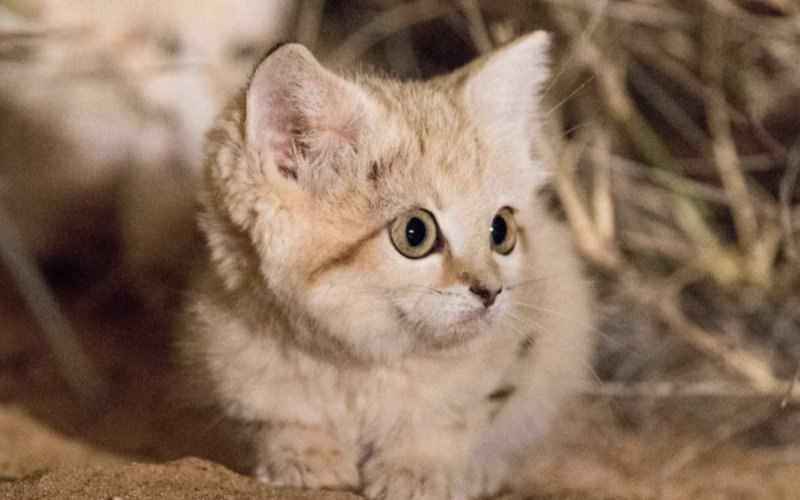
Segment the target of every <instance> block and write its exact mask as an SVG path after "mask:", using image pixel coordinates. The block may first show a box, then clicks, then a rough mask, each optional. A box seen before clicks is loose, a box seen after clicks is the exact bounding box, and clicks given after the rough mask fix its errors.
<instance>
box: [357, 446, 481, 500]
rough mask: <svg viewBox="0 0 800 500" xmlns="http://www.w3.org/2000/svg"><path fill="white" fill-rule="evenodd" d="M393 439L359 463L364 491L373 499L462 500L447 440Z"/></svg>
mask: <svg viewBox="0 0 800 500" xmlns="http://www.w3.org/2000/svg"><path fill="white" fill-rule="evenodd" d="M438 445H439V446H437V443H434V442H431V441H428V442H425V441H420V442H405V443H394V445H391V446H387V447H385V448H384V449H382V450H377V451H375V453H374V454H373V456H372V457H370V458H369V460H367V461H366V462H365V463H364V465H363V467H362V475H363V481H364V485H363V493H364V495H365V496H366V497H367V498H369V499H372V500H465V499H466V498H467V496H466V495H465V494H464V492H462V491H461V487H460V484H457V483H456V482H454V479H455V478H456V477H458V476H457V475H456V474H454V465H455V461H454V457H453V453H452V452H453V451H454V450H453V449H452V445H450V443H441V442H439V443H438Z"/></svg>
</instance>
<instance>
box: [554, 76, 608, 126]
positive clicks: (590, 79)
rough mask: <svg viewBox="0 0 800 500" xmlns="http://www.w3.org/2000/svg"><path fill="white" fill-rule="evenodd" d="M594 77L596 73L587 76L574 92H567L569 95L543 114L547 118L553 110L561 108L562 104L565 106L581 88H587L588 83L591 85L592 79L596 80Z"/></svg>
mask: <svg viewBox="0 0 800 500" xmlns="http://www.w3.org/2000/svg"><path fill="white" fill-rule="evenodd" d="M594 79H595V75H594V74H591V75H589V77H588V78H586V80H584V82H583V83H581V84H580V85H578V86H577V87H576V88H575V89H574V90H573V91H572V92H570V93H569V94H567V96H566V97H565V98H563V99H561V100H560V101H559V102H558V103H556V105H554V106H553V107H552V108H550V109H549V110H547V111H546V112H545V113H544V115H543V116H544V117H545V118H546V117H548V116H550V114H551V113H552V112H553V111H555V110H557V109H558V108H560V107H561V106H563V105H564V104H566V103H567V102H568V101H569V100H570V99H572V98H573V97H575V94H577V93H578V92H580V91H581V90H583V89H584V88H585V87H586V86H587V85H589V83H591V82H592V80H594Z"/></svg>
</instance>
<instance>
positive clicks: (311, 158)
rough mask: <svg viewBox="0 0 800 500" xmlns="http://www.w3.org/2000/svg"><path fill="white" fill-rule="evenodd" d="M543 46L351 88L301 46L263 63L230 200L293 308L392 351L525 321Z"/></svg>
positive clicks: (363, 343)
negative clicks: (241, 181) (423, 77)
mask: <svg viewBox="0 0 800 500" xmlns="http://www.w3.org/2000/svg"><path fill="white" fill-rule="evenodd" d="M545 45H546V38H545V37H544V36H543V35H541V34H539V35H533V36H532V37H529V38H528V39H527V40H526V41H523V42H522V43H517V44H516V45H515V46H512V47H510V48H507V49H505V50H504V51H502V52H500V53H499V54H498V55H495V56H494V57H493V58H491V59H489V60H488V61H486V62H484V63H482V64H479V65H476V66H473V67H471V68H468V69H467V70H466V71H464V72H462V73H460V74H457V75H454V76H451V77H450V78H449V79H443V80H437V81H433V82H429V83H424V84H420V83H408V84H398V83H393V82H386V81H382V80H376V79H364V80H361V81H358V82H355V83H351V82H347V81H345V80H342V79H339V78H338V77H336V76H334V75H332V74H330V73H327V72H326V71H325V70H323V69H322V68H321V67H320V66H318V65H317V63H316V62H315V61H313V59H311V56H310V55H309V54H308V53H307V52H306V51H305V50H304V49H301V48H298V47H297V46H285V47H283V48H281V49H278V51H276V52H275V53H273V54H272V55H271V56H269V57H268V58H267V60H266V61H265V62H264V63H263V64H262V66H261V67H260V68H259V69H258V70H257V72H256V74H255V76H254V78H253V81H252V83H251V87H250V90H249V91H248V95H247V119H246V120H247V123H246V126H245V135H246V144H245V145H244V148H245V150H246V152H247V153H246V154H247V155H248V157H249V161H248V165H247V166H246V167H243V166H242V165H239V167H238V168H240V169H241V168H247V169H248V170H249V172H250V177H251V179H250V186H249V187H248V188H246V189H245V190H244V191H243V192H241V193H237V194H245V193H246V196H245V197H243V198H239V199H238V201H236V202H234V203H232V204H231V205H230V207H229V210H230V213H231V215H232V217H233V219H234V220H240V221H241V222H243V223H244V224H245V225H246V226H248V227H249V229H248V231H249V234H250V235H251V238H252V242H253V244H254V246H255V247H256V250H257V251H258V253H259V255H260V262H261V273H262V275H263V279H264V281H265V282H266V283H267V284H268V285H267V286H268V287H269V288H270V289H271V290H272V291H273V293H274V294H275V295H276V296H277V297H278V299H279V300H280V301H281V302H282V303H283V304H285V305H286V307H287V308H289V314H290V316H291V315H292V314H293V311H294V312H296V314H297V316H298V317H303V318H304V321H305V322H306V325H308V324H311V325H312V326H313V327H315V328H316V329H317V331H318V333H319V334H322V335H329V336H333V337H335V338H336V339H337V341H338V342H339V343H341V344H343V345H345V346H347V348H349V349H350V350H352V351H353V352H355V353H357V354H358V355H360V356H366V357H379V358H383V359H390V358H394V357H397V356H399V355H402V354H404V353H407V352H414V351H417V352H419V351H422V352H425V351H432V350H442V349H444V348H449V347H454V346H463V345H466V344H469V343H474V342H475V341H476V340H478V341H479V339H487V338H490V337H491V335H492V332H493V331H497V330H496V329H498V328H505V329H515V328H517V329H519V328H520V327H521V325H520V323H521V321H520V320H521V318H522V317H524V316H526V312H525V310H524V306H522V305H521V303H524V302H526V301H529V297H528V296H529V295H530V293H531V292H530V290H531V288H530V287H528V286H525V285H527V284H528V283H527V282H528V281H529V280H531V279H532V278H533V277H535V274H536V273H537V272H538V273H540V272H541V269H536V268H535V266H538V265H539V263H537V259H536V248H537V245H538V244H539V242H537V241H536V237H537V221H541V217H542V215H541V213H540V212H539V209H538V208H537V205H536V203H535V200H534V193H535V190H536V188H537V186H538V184H539V183H540V181H541V177H542V171H541V169H540V168H537V167H536V166H534V164H533V163H532V161H531V159H530V134H531V133H534V132H535V130H534V127H533V125H532V119H533V115H534V112H535V100H536V99H537V97H536V93H537V92H538V90H539V86H540V85H541V83H542V81H543V80H544V78H545V76H546V71H545V70H544V69H543V63H544V61H543V58H544V50H545ZM520 63H525V64H527V65H528V69H527V70H523V71H521V73H522V75H517V76H515V75H513V74H511V75H510V76H509V77H508V78H505V79H504V78H503V76H502V73H504V72H506V71H508V70H509V69H510V68H513V67H514V66H515V64H520ZM508 81H514V82H513V83H512V84H509V83H508ZM514 85H517V86H520V88H514V87H513V86H514ZM512 90H516V91H518V94H517V95H506V94H505V93H507V92H511V91H512ZM222 173H223V171H222V170H220V169H217V170H216V175H222ZM252 177H255V178H257V179H259V180H258V181H255V182H254V181H253V180H252ZM217 179H218V181H220V182H223V183H228V182H230V177H229V176H228V178H227V179H223V178H222V177H218V178H217ZM229 186H231V187H232V186H234V184H229ZM236 189H239V188H238V187H237V188H236ZM250 189H252V190H253V191H252V192H247V191H248V190H250ZM239 202H241V203H242V204H239ZM245 219H247V222H245Z"/></svg>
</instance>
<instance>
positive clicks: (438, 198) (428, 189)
mask: <svg viewBox="0 0 800 500" xmlns="http://www.w3.org/2000/svg"><path fill="white" fill-rule="evenodd" d="M373 85H374V84H373ZM371 94H372V95H373V96H375V97H376V99H377V100H378V102H379V103H380V105H381V107H382V112H383V113H384V116H383V117H382V119H383V121H384V124H385V125H386V126H385V127H380V128H378V129H376V130H374V131H373V132H372V135H373V137H374V142H375V143H377V144H378V145H379V146H378V151H376V156H377V157H376V158H375V162H374V163H373V164H372V168H373V169H375V171H374V172H373V173H371V175H372V176H373V179H374V176H377V175H381V174H383V173H387V174H388V177H390V178H391V180H389V179H387V181H388V182H387V184H389V186H388V189H389V190H390V191H392V192H395V191H400V193H398V194H399V195H400V196H405V197H410V198H424V197H427V199H428V200H430V203H431V204H435V205H438V206H440V207H448V206H452V205H454V204H457V203H462V204H463V203H464V202H467V203H471V204H473V205H476V204H482V203H484V202H485V203H488V204H489V205H492V204H493V203H494V200H493V198H503V196H512V195H513V193H512V192H511V191H514V190H515V182H514V177H517V179H518V180H521V179H519V176H518V175H515V168H513V166H511V165H507V164H505V163H504V162H502V161H497V158H498V154H496V153H497V152H496V151H492V148H493V147H494V146H495V145H493V144H492V143H491V141H490V140H489V139H488V137H487V135H486V134H485V130H483V129H484V128H485V127H484V126H483V124H481V123H479V122H478V121H476V119H475V117H473V116H471V115H470V112H469V109H468V107H466V106H465V105H464V103H463V102H462V101H461V99H460V96H459V94H458V92H457V91H456V89H450V88H446V87H445V88H443V87H442V86H441V85H440V84H438V82H435V81H434V82H429V83H419V82H409V83H396V82H392V83H391V84H390V85H385V84H380V85H375V86H374V87H373V88H372V89H371ZM398 186H402V188H400V189H398ZM487 198H488V199H487Z"/></svg>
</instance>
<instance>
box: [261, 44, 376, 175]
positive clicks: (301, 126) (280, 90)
mask: <svg viewBox="0 0 800 500" xmlns="http://www.w3.org/2000/svg"><path fill="white" fill-rule="evenodd" d="M362 111H363V104H362V103H361V102H360V99H358V98H357V96H356V95H355V91H354V90H353V89H352V88H350V87H348V84H347V83H346V82H345V81H344V80H341V79H339V78H338V77H336V76H334V75H333V74H331V73H328V72H327V71H326V70H325V69H324V68H323V67H322V66H320V65H319V63H317V62H316V61H315V60H314V59H313V57H312V56H311V54H310V53H308V51H306V50H305V49H304V48H302V47H301V46H297V45H294V46H292V45H290V46H286V47H285V48H281V49H278V51H277V52H275V53H273V54H272V55H270V56H269V57H267V59H265V60H264V62H262V64H261V66H260V67H259V68H258V69H257V70H256V73H255V74H254V75H253V80H252V81H251V84H250V88H249V89H248V92H247V141H248V143H249V144H251V145H252V146H254V147H255V148H256V149H258V148H264V147H266V148H268V149H269V151H270V153H271V157H272V158H273V160H274V162H275V166H276V168H277V169H278V171H280V172H281V173H282V174H283V175H284V176H286V177H290V178H293V179H301V180H303V179H308V180H311V179H321V178H323V177H325V176H326V172H327V171H329V170H330V171H333V172H335V171H338V170H339V168H340V167H341V165H339V163H341V162H342V161H345V159H344V157H345V156H348V155H349V154H351V152H352V149H353V147H354V146H355V141H356V139H357V137H358V133H359V130H360V126H361V121H362V117H363V115H362Z"/></svg>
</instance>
